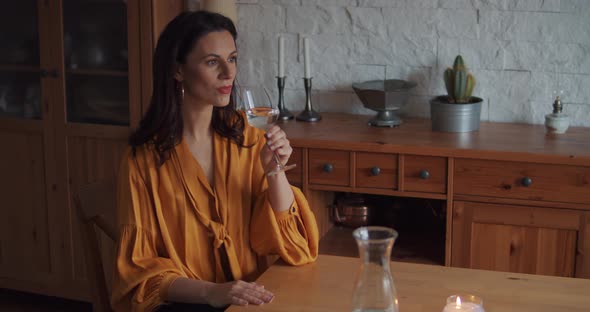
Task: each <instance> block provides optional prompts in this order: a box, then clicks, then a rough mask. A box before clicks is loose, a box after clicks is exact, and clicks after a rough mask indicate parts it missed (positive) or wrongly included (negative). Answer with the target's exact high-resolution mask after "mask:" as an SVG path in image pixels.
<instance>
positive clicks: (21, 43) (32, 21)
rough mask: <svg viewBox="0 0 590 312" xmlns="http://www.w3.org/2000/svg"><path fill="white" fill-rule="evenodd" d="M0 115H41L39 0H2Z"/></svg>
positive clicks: (24, 116)
mask: <svg viewBox="0 0 590 312" xmlns="http://www.w3.org/2000/svg"><path fill="white" fill-rule="evenodd" d="M0 42H1V43H0V117H11V118H28V119H40V118H41V105H40V103H41V83H40V73H41V71H40V65H39V28H38V10H37V1H36V0H20V1H2V2H1V3H0Z"/></svg>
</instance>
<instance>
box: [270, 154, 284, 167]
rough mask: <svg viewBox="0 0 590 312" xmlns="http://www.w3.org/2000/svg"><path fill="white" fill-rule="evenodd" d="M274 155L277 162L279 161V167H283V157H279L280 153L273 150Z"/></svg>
mask: <svg viewBox="0 0 590 312" xmlns="http://www.w3.org/2000/svg"><path fill="white" fill-rule="evenodd" d="M272 155H273V158H274V159H275V163H277V167H279V168H282V167H283V164H282V163H281V159H280V158H279V155H278V154H277V152H273V153H272Z"/></svg>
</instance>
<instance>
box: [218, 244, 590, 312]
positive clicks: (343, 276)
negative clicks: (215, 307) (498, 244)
mask: <svg viewBox="0 0 590 312" xmlns="http://www.w3.org/2000/svg"><path fill="white" fill-rule="evenodd" d="M359 261H360V260H359V259H358V258H350V257H339V256H328V255H320V257H319V258H318V260H317V261H316V262H315V263H313V264H309V265H305V266H301V267H292V266H288V265H285V264H283V263H282V262H281V261H279V262H277V263H275V264H274V265H273V266H272V267H270V268H269V269H268V270H267V271H266V272H265V273H264V274H262V276H261V277H260V278H259V279H258V281H257V283H259V284H261V285H264V286H265V287H266V288H267V289H269V290H270V291H272V292H273V293H274V294H275V299H274V301H273V302H272V303H270V304H266V305H263V306H259V307H256V306H247V307H237V306H232V307H230V308H229V309H228V310H227V311H228V312H237V311H250V312H251V311H277V312H292V311H306V312H314V311H317V312H320V311H321V312H326V311H350V301H351V297H352V290H353V286H354V280H355V277H356V273H357V270H358V267H359ZM391 269H392V272H393V278H394V282H395V285H396V288H397V292H398V297H399V302H400V311H402V312H417V311H424V312H426V311H428V312H433V311H434V312H439V311H442V309H443V307H444V305H445V301H446V298H447V297H448V296H449V295H451V294H456V293H471V294H475V295H478V296H481V297H482V298H483V300H484V308H485V309H486V312H494V311H503V312H504V311H506V312H509V311H515V312H516V311H518V312H527V311H531V312H533V311H535V312H540V311H552V312H554V311H568V312H570V311H586V312H587V311H590V280H587V279H574V278H563V277H550V276H540V275H529V274H515V273H503V272H493V271H482V270H472V269H461V268H451V267H443V266H432V265H424V264H410V263H401V262H392V263H391Z"/></svg>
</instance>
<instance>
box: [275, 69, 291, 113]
mask: <svg viewBox="0 0 590 312" xmlns="http://www.w3.org/2000/svg"><path fill="white" fill-rule="evenodd" d="M285 79H286V77H284V76H283V77H277V87H279V104H278V105H277V107H278V108H279V120H290V119H293V117H294V116H293V114H292V113H291V112H290V111H289V110H288V109H287V108H286V107H285V97H284V93H285Z"/></svg>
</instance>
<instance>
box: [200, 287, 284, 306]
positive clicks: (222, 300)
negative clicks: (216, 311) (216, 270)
mask: <svg viewBox="0 0 590 312" xmlns="http://www.w3.org/2000/svg"><path fill="white" fill-rule="evenodd" d="M273 298H274V295H273V294H272V293H271V292H270V291H268V290H266V289H264V286H262V285H257V284H256V283H248V282H244V281H234V282H227V283H221V284H213V285H211V288H210V291H209V294H208V296H207V301H208V304H209V305H211V306H213V307H216V308H221V307H225V306H227V305H230V304H233V305H243V306H244V305H248V304H256V305H261V304H265V303H269V302H271V301H272V299H273Z"/></svg>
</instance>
